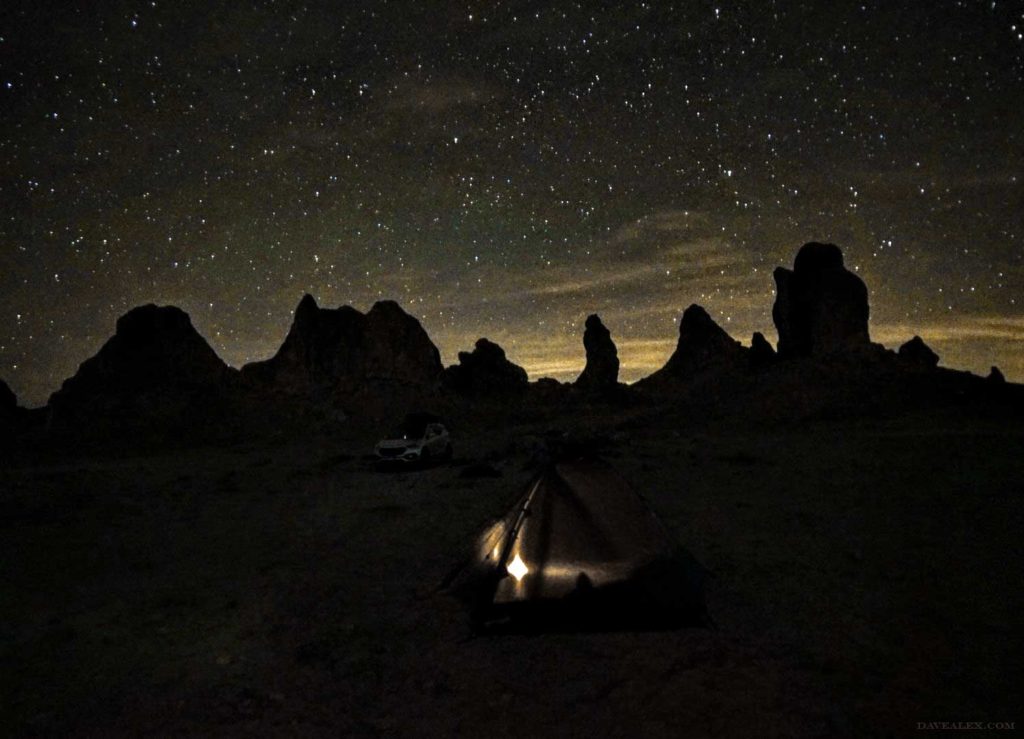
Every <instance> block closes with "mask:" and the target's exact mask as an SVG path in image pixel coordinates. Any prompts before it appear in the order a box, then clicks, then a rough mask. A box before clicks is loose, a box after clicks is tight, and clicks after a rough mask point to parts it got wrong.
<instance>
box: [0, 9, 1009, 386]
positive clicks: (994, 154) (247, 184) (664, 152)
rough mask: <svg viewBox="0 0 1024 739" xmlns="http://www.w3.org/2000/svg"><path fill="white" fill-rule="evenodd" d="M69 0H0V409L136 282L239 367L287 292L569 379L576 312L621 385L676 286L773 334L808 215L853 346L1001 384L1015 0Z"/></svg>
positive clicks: (276, 316) (659, 331)
mask: <svg viewBox="0 0 1024 739" xmlns="http://www.w3.org/2000/svg"><path fill="white" fill-rule="evenodd" d="M80 5H83V6H85V5H89V6H96V7H89V8H78V7H75V4H72V3H66V2H23V1H22V0H14V1H13V2H12V1H11V0H7V2H4V3H3V7H2V9H0V378H3V379H5V380H6V381H7V382H8V383H9V384H10V385H11V387H12V388H13V389H14V390H15V392H16V393H18V396H19V398H20V400H21V402H22V403H23V404H26V405H39V404H42V403H45V401H46V398H47V397H48V395H49V393H51V392H52V391H54V390H55V389H57V388H58V387H59V385H60V382H61V381H62V380H63V379H64V378H66V377H68V376H70V375H71V374H73V373H74V371H75V369H76V368H77V366H78V364H79V363H81V362H82V361H83V360H85V359H86V358H87V357H89V356H91V355H92V354H94V353H95V352H96V351H97V349H98V348H99V347H100V346H101V345H102V343H103V342H104V341H105V340H106V339H107V338H108V337H109V336H110V335H111V334H112V333H113V330H114V323H115V321H116V319H117V317H118V316H119V315H121V314H122V313H124V312H125V311H127V310H128V309H130V308H131V307H133V306H135V305H138V304H142V303H149V302H155V303H158V304H174V305H178V306H180V307H182V308H183V309H185V310H186V311H188V312H189V314H190V315H191V316H192V321H193V323H194V324H195V326H196V328H197V329H198V330H199V331H200V333H202V334H203V335H204V336H205V337H206V338H207V339H208V340H209V341H210V343H211V345H212V346H213V347H214V349H216V351H217V352H218V353H219V354H220V355H221V357H223V358H224V359H225V361H227V362H228V363H229V364H232V365H234V366H240V365H241V364H243V363H245V362H248V361H251V360H255V359H262V358H266V357H268V356H270V355H272V354H273V353H274V351H275V350H276V349H277V347H278V346H279V345H280V343H281V341H282V339H283V338H284V335H285V333H286V331H287V329H288V326H289V324H290V322H291V318H292V311H293V309H294V307H295V305H296V304H297V303H298V301H299V299H300V298H301V296H302V294H303V293H304V292H310V293H312V294H313V295H314V296H315V297H316V298H317V299H318V301H319V302H320V304H321V305H322V306H325V307H336V306H338V305H342V304H351V305H353V306H355V307H356V308H359V309H360V310H364V311H365V310H367V309H368V308H369V307H370V306H371V305H372V303H373V302H374V301H375V300H377V299H381V298H391V299H395V300H397V301H398V302H399V303H400V304H401V305H402V306H403V307H404V308H405V309H406V310H408V311H409V312H410V313H412V314H414V315H416V316H417V317H418V318H419V319H420V320H421V321H422V323H423V325H424V327H425V328H426V329H427V331H428V332H429V333H430V336H431V337H432V338H433V340H434V342H435V343H436V344H437V345H438V347H439V349H440V350H441V353H442V358H443V360H444V362H445V364H451V363H454V362H455V361H456V353H457V352H458V351H459V350H468V349H470V348H471V347H472V344H473V342H474V341H475V339H477V338H478V337H480V336H487V337H489V338H490V339H492V340H494V341H497V342H498V343H500V344H501V345H502V346H503V347H505V349H506V352H507V353H508V355H509V358H510V359H511V360H512V361H514V362H516V363H518V364H521V365H523V366H524V367H525V368H526V369H527V371H528V372H529V373H530V375H531V378H533V379H536V378H538V377H541V376H545V375H546V376H554V377H558V378H560V379H572V378H574V377H575V375H576V374H577V373H578V372H579V371H580V370H581V369H582V366H583V363H584V354H583V346H582V330H583V321H584V319H585V317H586V316H587V314H588V313H591V312H598V313H599V314H600V315H601V317H602V319H603V320H604V322H605V324H606V325H607V326H608V328H609V329H610V330H611V332H612V337H613V338H614V340H615V341H616V343H617V345H618V348H619V356H620V359H621V360H622V363H623V368H622V379H624V380H627V381H631V380H635V379H638V378H639V377H642V376H643V375H645V374H648V373H650V372H651V371H653V370H654V369H657V368H658V367H660V366H661V365H662V364H663V363H664V361H665V360H666V359H667V357H668V356H669V354H670V353H671V351H672V349H673V348H674V346H675V342H676V338H677V333H678V328H677V322H678V319H679V316H680V314H681V313H682V311H683V309H685V308H686V307H687V306H688V305H689V304H691V303H695V302H696V303H700V304H701V305H703V306H705V307H706V308H707V309H708V311H709V313H710V314H711V315H712V316H713V317H714V318H715V319H716V320H717V321H719V323H721V324H722V326H723V327H724V328H725V329H726V330H727V331H729V332H730V333H731V334H732V335H733V336H734V337H736V338H738V339H740V340H741V341H743V342H744V343H745V344H748V343H749V341H750V335H751V333H752V332H753V331H758V330H759V331H762V332H764V333H765V334H766V336H767V337H768V338H769V340H771V341H773V342H774V340H775V332H774V327H773V326H772V322H771V304H772V301H773V299H774V283H773V280H772V276H771V273H772V269H773V268H774V267H775V266H777V265H787V266H790V265H792V260H793V257H794V256H795V254H796V251H797V249H798V248H799V247H800V245H802V244H803V243H804V242H806V241H811V240H818V241H832V242H834V243H837V244H839V245H840V246H841V247H842V248H843V251H844V253H845V255H846V261H847V266H848V267H850V268H851V269H856V270H857V271H858V273H859V274H860V276H861V277H862V278H863V279H864V280H865V281H866V283H867V285H868V289H869V291H870V298H871V311H872V313H871V332H872V338H873V339H875V340H876V341H880V342H882V343H884V344H886V345H887V346H890V347H895V346H898V345H899V344H900V343H902V342H903V341H906V340H907V339H909V338H910V337H911V336H912V335H914V334H915V333H916V334H919V335H921V336H922V337H923V338H924V339H925V341H926V342H927V343H928V344H929V345H931V346H932V347H933V348H934V349H935V350H936V351H937V352H938V353H939V354H940V356H941V357H942V364H944V365H946V366H952V367H957V368H962V369H970V370H972V371H975V372H978V373H982V374H987V372H988V368H989V366H990V365H992V364H998V365H999V366H1000V367H1001V369H1002V370H1003V371H1004V373H1005V374H1006V376H1007V378H1008V379H1011V380H1015V381H1024V351H1022V347H1024V223H1022V212H1024V182H1022V178H1024V171H1022V170H1024V134H1022V131H1024V61H1022V59H1024V40H1022V37H1024V6H1022V4H1021V3H1019V2H1003V1H1002V0H997V2H988V1H986V2H980V1H978V0H970V1H968V2H951V1H948V0H935V1H934V2H894V1H892V0H887V1H885V2H864V3H859V2H858V3H842V2H828V3H799V2H768V1H767V0H764V1H763V2H760V1H759V2H751V3H738V4H734V3H726V2H722V3H719V4H716V3H709V2H688V3H677V4H674V5H673V4H668V3H621V4H620V3H584V4H569V3H556V4H552V5H547V4H540V3H497V2H488V3H483V2H481V3H430V4H427V3H407V2H385V1H384V0H375V1H374V2H331V3H324V4H322V5H316V4H312V3H286V2H254V3H241V2H217V1H214V0H211V1H209V2H205V1H204V2H192V1H191V0H179V1H175V2H170V1H169V0H166V1H165V0H161V1H159V2H126V1H123V0H122V1H120V2H102V3H81V4H80ZM620 5H621V7H620Z"/></svg>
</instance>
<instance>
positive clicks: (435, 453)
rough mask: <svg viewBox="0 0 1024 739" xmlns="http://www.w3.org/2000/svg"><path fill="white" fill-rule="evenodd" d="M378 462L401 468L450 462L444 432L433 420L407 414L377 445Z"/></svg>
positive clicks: (424, 415)
mask: <svg viewBox="0 0 1024 739" xmlns="http://www.w3.org/2000/svg"><path fill="white" fill-rule="evenodd" d="M375 451H376V453H377V461H378V462H402V463H405V464H410V463H416V462H422V463H424V464H425V463H427V462H430V461H432V460H446V459H451V456H452V442H451V437H450V436H449V435H448V429H446V428H445V427H444V424H442V423H441V422H440V421H438V420H437V419H436V418H434V417H433V416H427V415H426V414H409V415H408V416H406V418H405V421H403V422H402V425H401V426H399V427H398V428H397V429H395V430H394V431H393V432H392V433H390V434H388V435H387V436H386V437H385V438H384V439H382V440H381V441H378V442H377V446H376V449H375Z"/></svg>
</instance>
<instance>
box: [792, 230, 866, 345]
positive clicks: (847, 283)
mask: <svg viewBox="0 0 1024 739" xmlns="http://www.w3.org/2000/svg"><path fill="white" fill-rule="evenodd" d="M774 277H775V285H776V297H775V305H774V306H773V307H772V319H773V320H774V321H775V327H776V329H777V330H778V333H779V346H778V352H779V356H780V357H800V356H808V355H822V354H830V353H834V352H842V351H845V350H850V349H857V348H860V347H865V346H867V345H869V344H870V338H869V336H868V291H867V287H866V286H865V285H864V282H863V280H861V279H860V278H859V277H858V276H857V275H855V274H853V273H852V272H850V271H848V270H847V269H846V267H845V266H843V253H842V251H840V249H839V247H838V246H836V245H835V244H819V243H815V242H811V243H809V244H805V245H804V246H803V247H802V248H801V249H800V251H799V253H797V255H796V260H795V261H794V263H793V269H792V270H788V269H786V268H784V267H777V268H776V269H775V273H774Z"/></svg>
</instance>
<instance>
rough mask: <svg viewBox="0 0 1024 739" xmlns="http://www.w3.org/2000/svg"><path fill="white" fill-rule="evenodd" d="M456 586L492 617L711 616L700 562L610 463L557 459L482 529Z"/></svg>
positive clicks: (569, 620)
mask: <svg viewBox="0 0 1024 739" xmlns="http://www.w3.org/2000/svg"><path fill="white" fill-rule="evenodd" d="M454 590H455V591H456V592H458V593H460V594H462V595H463V596H464V597H465V598H466V599H467V600H468V601H469V602H470V604H471V607H472V609H473V614H474V618H475V620H476V621H477V623H478V624H481V625H484V626H508V627H512V628H527V629H571V630H577V629H592V628H598V629H602V628H671V627H676V626H684V625H699V624H702V623H704V620H705V611H704V603H703V596H702V590H701V569H700V566H699V565H698V564H697V563H696V561H695V560H693V558H692V557H690V556H689V555H688V554H687V553H686V552H684V551H683V550H681V549H680V548H679V547H678V545H677V544H675V543H674V542H673V541H672V540H671V539H670V538H669V536H668V534H667V532H666V531H665V529H664V527H663V526H662V525H661V523H660V522H659V521H658V519H657V518H656V517H655V515H654V513H653V512H652V511H651V509H650V508H649V507H648V506H647V504H646V503H645V502H644V501H643V500H642V499H641V498H640V496H639V495H637V494H636V492H635V491H634V490H633V489H632V488H631V487H630V486H629V484H628V483H627V482H626V481H625V479H623V478H622V476H620V475H619V474H618V473H617V472H615V470H613V469H612V468H611V467H610V466H609V465H608V464H607V463H605V462H602V461H599V460H595V459H572V460H568V461H562V462H558V463H554V464H551V465H549V466H548V467H547V468H546V469H545V470H544V471H543V472H542V473H541V474H540V475H539V476H538V477H537V478H536V479H535V480H534V481H533V482H532V483H531V484H530V485H529V486H528V488H527V490H526V492H525V494H524V495H523V496H522V497H521V498H520V499H519V500H518V501H517V503H516V504H515V505H514V506H513V507H512V509H511V510H510V511H509V512H508V513H507V514H506V515H505V516H504V517H502V518H501V519H500V520H498V521H497V522H496V523H494V524H492V525H491V526H489V527H487V528H486V529H485V530H484V531H483V532H482V533H481V535H480V536H479V538H478V540H477V542H476V545H475V549H474V551H473V553H472V555H471V560H470V563H469V565H468V567H466V568H465V569H464V570H463V571H462V572H461V573H460V574H459V575H458V576H457V578H456V579H455V586H454Z"/></svg>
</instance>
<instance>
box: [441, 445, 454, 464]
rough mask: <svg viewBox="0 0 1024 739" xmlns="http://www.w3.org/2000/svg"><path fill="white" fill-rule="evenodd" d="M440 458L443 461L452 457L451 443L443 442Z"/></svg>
mask: <svg viewBox="0 0 1024 739" xmlns="http://www.w3.org/2000/svg"><path fill="white" fill-rule="evenodd" d="M441 458H442V459H444V460H445V461H448V460H450V459H451V458H452V445H451V444H445V447H444V453H443V454H442V455H441Z"/></svg>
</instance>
